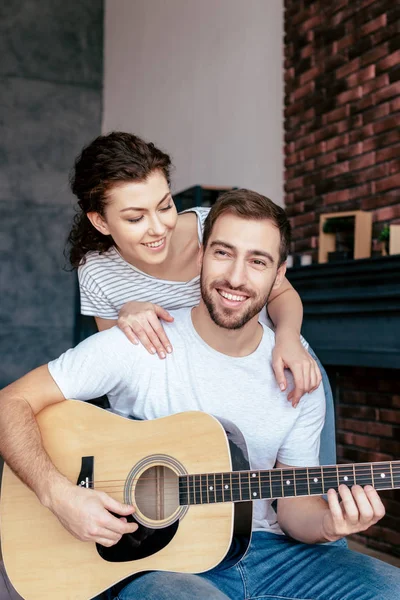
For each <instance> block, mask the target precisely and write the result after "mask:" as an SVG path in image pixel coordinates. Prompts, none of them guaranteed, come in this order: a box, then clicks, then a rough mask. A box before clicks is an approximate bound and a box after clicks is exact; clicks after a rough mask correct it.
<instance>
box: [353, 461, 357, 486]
mask: <svg viewBox="0 0 400 600" xmlns="http://www.w3.org/2000/svg"><path fill="white" fill-rule="evenodd" d="M353 479H354V485H356V483H357V479H356V466H355V465H353Z"/></svg>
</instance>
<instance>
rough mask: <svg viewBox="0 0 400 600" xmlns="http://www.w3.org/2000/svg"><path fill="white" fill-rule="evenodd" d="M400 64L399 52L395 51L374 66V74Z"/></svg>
mask: <svg viewBox="0 0 400 600" xmlns="http://www.w3.org/2000/svg"><path fill="white" fill-rule="evenodd" d="M399 62H400V50H396V52H393V53H392V54H389V55H388V56H386V58H383V59H382V60H380V61H379V62H378V63H377V64H376V72H377V73H380V72H382V71H387V70H389V69H391V68H392V67H395V66H397V65H398V64H399Z"/></svg>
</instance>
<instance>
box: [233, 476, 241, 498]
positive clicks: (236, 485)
mask: <svg viewBox="0 0 400 600" xmlns="http://www.w3.org/2000/svg"><path fill="white" fill-rule="evenodd" d="M231 479H232V499H233V500H241V499H242V494H241V490H240V473H232V475H231Z"/></svg>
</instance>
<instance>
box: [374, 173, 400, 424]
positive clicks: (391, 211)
mask: <svg viewBox="0 0 400 600" xmlns="http://www.w3.org/2000/svg"><path fill="white" fill-rule="evenodd" d="M381 181H384V180H383V179H382V180H381ZM399 217H400V204H399V205H397V206H387V207H384V208H380V209H379V210H376V211H375V212H374V215H373V221H374V222H381V221H391V220H393V219H398V218H399ZM396 422H398V423H400V418H399V421H396Z"/></svg>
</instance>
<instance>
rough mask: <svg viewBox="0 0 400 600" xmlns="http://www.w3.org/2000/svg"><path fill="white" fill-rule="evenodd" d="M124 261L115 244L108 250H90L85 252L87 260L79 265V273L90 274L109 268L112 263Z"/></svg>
mask: <svg viewBox="0 0 400 600" xmlns="http://www.w3.org/2000/svg"><path fill="white" fill-rule="evenodd" d="M120 262H122V263H124V262H125V261H124V260H123V258H121V256H120V255H119V254H118V252H117V251H116V249H115V248H114V246H112V247H111V248H110V249H109V250H107V251H106V252H95V251H93V252H88V253H87V254H85V261H84V262H82V263H81V264H80V265H79V267H78V275H79V276H80V277H81V276H83V275H90V274H93V273H96V272H99V271H102V270H103V269H108V268H109V267H110V265H111V264H115V263H120Z"/></svg>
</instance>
